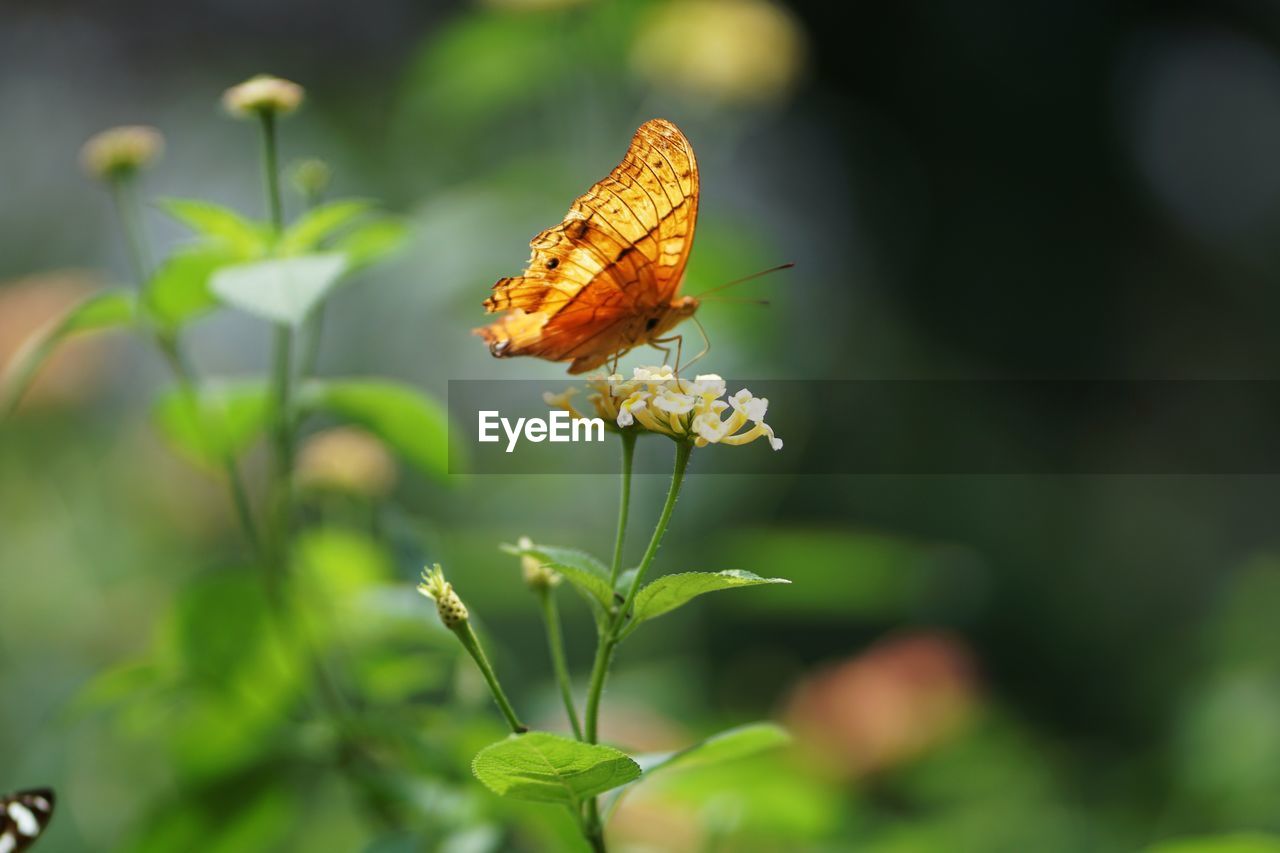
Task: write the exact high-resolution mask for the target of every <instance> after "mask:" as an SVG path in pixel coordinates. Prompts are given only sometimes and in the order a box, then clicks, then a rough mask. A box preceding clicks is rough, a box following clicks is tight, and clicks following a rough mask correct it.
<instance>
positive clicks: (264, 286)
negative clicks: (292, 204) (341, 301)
mask: <svg viewBox="0 0 1280 853" xmlns="http://www.w3.org/2000/svg"><path fill="white" fill-rule="evenodd" d="M346 271H347V258H346V256H345V255H343V254H342V253H340V252H327V253H314V254H307V255H295V256H293V257H289V258H272V259H270V260H264V261H253V262H250V263H246V264H236V265H234V266H229V267H223V268H221V269H219V270H218V271H217V272H216V273H214V275H213V279H212V281H211V282H210V284H209V289H210V290H211V291H213V293H214V295H216V296H217V297H218V298H219V299H220V300H222V301H223V302H225V303H226V304H228V305H230V306H231V307H233V308H238V309H240V310H241V311H244V312H246V313H248V314H252V315H254V316H255V317H259V318H261V319H263V320H270V321H271V322H273V323H283V324H285V325H287V326H298V325H301V323H302V321H303V320H305V319H306V318H307V316H308V315H309V314H310V313H311V311H312V310H313V309H314V308H315V307H316V306H317V305H319V304H320V303H321V302H322V301H323V300H324V298H325V297H326V296H327V295H328V294H329V291H331V290H332V289H333V287H334V285H336V284H337V283H338V279H339V278H341V277H342V274H343V273H344V272H346Z"/></svg>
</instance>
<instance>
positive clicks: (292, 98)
mask: <svg viewBox="0 0 1280 853" xmlns="http://www.w3.org/2000/svg"><path fill="white" fill-rule="evenodd" d="M302 98H303V89H302V87H301V86H299V85H298V84H297V83H294V82H292V81H289V80H284V79H281V78H280V77H273V76H271V75H270V74H259V75H257V76H256V77H250V78H249V79H248V80H246V81H244V82H243V83H241V84H240V85H238V86H232V87H231V88H230V89H228V90H227V91H225V92H223V93H222V106H223V107H225V108H226V110H227V112H229V113H231V114H232V115H233V116H237V117H239V118H250V117H253V116H258V115H263V114H270V115H288V114H289V113H291V112H293V111H294V110H296V109H297V108H298V106H299V105H300V104H301V103H302Z"/></svg>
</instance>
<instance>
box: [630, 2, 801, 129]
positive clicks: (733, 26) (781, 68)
mask: <svg viewBox="0 0 1280 853" xmlns="http://www.w3.org/2000/svg"><path fill="white" fill-rule="evenodd" d="M805 50H806V46H805V37H804V32H803V31H802V30H801V28H800V24H799V23H798V22H797V21H796V20H795V18H794V17H792V15H791V14H790V13H789V12H788V11H787V10H785V9H783V8H782V7H781V6H779V5H778V4H776V3H773V2H770V0H671V1H670V2H668V3H665V4H663V5H662V6H660V7H659V8H657V9H656V10H655V11H654V12H653V13H652V15H651V17H650V18H649V20H648V21H647V22H646V23H645V25H644V26H643V27H642V28H641V30H640V33H639V36H638V37H637V39H636V42H635V45H634V46H633V48H632V53H631V64H632V68H633V69H634V70H635V72H636V74H637V75H639V76H640V77H641V78H643V79H645V80H647V81H648V82H650V83H652V84H654V85H656V86H660V87H663V88H669V89H674V90H676V91H683V92H685V93H686V94H688V95H691V96H693V97H696V98H703V99H706V100H709V101H712V102H716V103H728V104H737V103H748V104H750V103H770V102H774V101H778V100H780V99H781V98H782V97H783V96H785V95H786V94H787V93H788V92H789V91H790V90H791V89H792V88H793V87H794V85H795V83H796V81H797V79H798V78H799V76H800V72H801V70H802V68H803V67H804V61H805Z"/></svg>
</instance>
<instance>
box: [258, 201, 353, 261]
mask: <svg viewBox="0 0 1280 853" xmlns="http://www.w3.org/2000/svg"><path fill="white" fill-rule="evenodd" d="M372 209H373V204H372V203H371V202H368V201H365V200H363V199H340V200H338V201H331V202H328V203H327V204H322V205H320V206H318V207H314V208H312V209H311V210H308V211H307V212H306V213H304V214H302V215H301V216H299V217H298V219H297V221H296V222H294V223H293V224H292V225H290V226H289V227H288V228H286V229H285V231H284V234H282V235H281V236H280V242H279V243H278V244H277V246H276V250H277V251H278V252H279V253H280V254H281V255H299V254H302V253H304V252H310V251H312V250H313V249H317V248H319V247H320V245H321V244H322V243H324V242H325V241H326V240H328V239H329V238H330V237H332V236H333V235H334V234H336V233H338V232H339V231H342V230H343V229H345V228H347V227H349V226H350V225H351V224H352V223H354V222H355V221H356V220H357V219H360V218H361V217H363V216H365V215H366V214H368V213H369V211H370V210H372Z"/></svg>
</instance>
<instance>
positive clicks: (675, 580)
mask: <svg viewBox="0 0 1280 853" xmlns="http://www.w3.org/2000/svg"><path fill="white" fill-rule="evenodd" d="M763 583H791V581H789V580H786V579H785V578H762V577H760V576H759V575H755V574H752V573H751V572H743V571H739V570H737V569H730V570H729V571H725V572H682V573H680V574H675V575H663V576H662V577H660V578H658V579H657V580H656V581H654V582H653V583H651V584H648V585H647V586H645V587H644V588H643V589H641V590H640V592H639V594H637V595H636V602H635V614H634V616H633V618H632V622H631V628H634V627H635V626H636V625H639V624H640V623H641V622H644V621H645V620H648V619H653V618H654V617H655V616H661V615H662V614H664V613H667V612H669V611H671V610H675V609H676V608H677V607H680V606H681V605H683V604H686V603H688V602H689V601H690V600H691V599H694V598H697V597H698V596H699V595H702V594H703V593H708V592H716V591H717V590H721V589H734V588H736V587H740V586H757V585H759V584H763Z"/></svg>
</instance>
